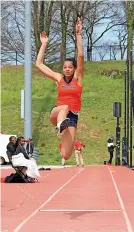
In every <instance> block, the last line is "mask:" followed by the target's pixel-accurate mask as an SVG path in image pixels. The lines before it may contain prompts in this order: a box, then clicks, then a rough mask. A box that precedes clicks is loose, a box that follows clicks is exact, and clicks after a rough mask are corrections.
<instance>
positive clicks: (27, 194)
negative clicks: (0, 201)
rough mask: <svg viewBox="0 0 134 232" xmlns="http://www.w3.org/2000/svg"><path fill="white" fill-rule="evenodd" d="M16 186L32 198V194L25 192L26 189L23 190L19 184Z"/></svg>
mask: <svg viewBox="0 0 134 232" xmlns="http://www.w3.org/2000/svg"><path fill="white" fill-rule="evenodd" d="M17 188H18V189H20V190H21V191H22V192H23V193H25V194H26V195H28V196H29V197H31V198H34V197H33V196H32V195H30V194H29V193H27V192H26V191H24V190H23V189H22V188H21V187H20V186H19V185H17Z"/></svg>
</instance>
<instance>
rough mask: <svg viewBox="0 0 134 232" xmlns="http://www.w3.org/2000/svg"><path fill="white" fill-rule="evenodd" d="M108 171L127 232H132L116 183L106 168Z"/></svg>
mask: <svg viewBox="0 0 134 232" xmlns="http://www.w3.org/2000/svg"><path fill="white" fill-rule="evenodd" d="M108 169H109V172H110V175H111V178H112V181H113V185H114V187H115V190H116V193H117V196H118V199H119V202H120V206H121V209H122V213H123V216H124V219H125V222H126V225H127V229H128V232H134V231H133V228H132V226H131V223H130V221H129V218H128V215H127V213H126V210H125V206H124V203H123V200H122V198H121V195H120V192H119V190H118V187H117V184H116V182H115V180H114V177H113V174H112V171H111V170H110V168H109V167H108Z"/></svg>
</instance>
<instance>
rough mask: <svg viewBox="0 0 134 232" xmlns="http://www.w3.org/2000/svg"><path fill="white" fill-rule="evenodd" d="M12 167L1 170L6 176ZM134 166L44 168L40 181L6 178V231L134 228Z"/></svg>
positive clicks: (72, 231)
mask: <svg viewBox="0 0 134 232" xmlns="http://www.w3.org/2000/svg"><path fill="white" fill-rule="evenodd" d="M7 172H8V173H11V170H2V176H4V175H5V174H6V175H7ZM133 182H134V171H132V170H130V169H128V168H126V167H118V166H110V167H109V166H88V167H84V168H76V167H72V168H63V169H53V170H51V171H41V178H40V183H35V184H19V183H18V184H5V183H2V185H1V188H2V191H1V193H2V205H1V206H2V211H1V212H2V228H1V231H2V232H18V231H21V232H30V231H33V232H127V231H128V232H133V231H134V184H133Z"/></svg>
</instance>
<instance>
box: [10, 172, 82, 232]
mask: <svg viewBox="0 0 134 232" xmlns="http://www.w3.org/2000/svg"><path fill="white" fill-rule="evenodd" d="M83 170H84V169H81V170H80V171H79V172H77V173H76V174H75V175H74V176H73V177H72V178H71V179H69V180H68V181H67V182H66V183H65V184H63V185H62V186H61V187H60V188H58V189H57V190H56V191H55V192H54V193H53V194H52V195H51V196H50V197H49V198H48V199H47V201H45V202H44V203H43V204H42V205H40V207H38V208H37V209H36V210H35V211H34V212H33V213H32V214H30V215H29V217H27V218H26V219H25V220H24V221H23V222H22V223H20V224H19V225H18V226H17V227H16V229H15V230H14V232H18V231H19V230H20V229H21V228H22V227H23V226H24V225H25V224H26V223H27V222H28V221H29V220H30V219H31V218H32V217H33V216H34V215H35V214H36V213H38V212H39V210H40V208H42V207H44V206H45V205H46V204H47V203H49V202H50V201H51V200H52V198H53V197H55V195H56V194H57V193H59V192H60V190H62V189H63V188H64V187H65V186H66V185H67V184H69V183H70V182H71V181H72V180H73V179H74V178H75V177H76V176H77V175H78V174H79V173H81V172H82V171H83Z"/></svg>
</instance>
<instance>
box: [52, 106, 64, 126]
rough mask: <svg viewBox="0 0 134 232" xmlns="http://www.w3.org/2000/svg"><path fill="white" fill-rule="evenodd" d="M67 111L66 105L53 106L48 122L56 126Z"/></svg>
mask: <svg viewBox="0 0 134 232" xmlns="http://www.w3.org/2000/svg"><path fill="white" fill-rule="evenodd" d="M68 111H69V109H68V106H67V105H62V106H56V107H54V108H53V109H52V111H51V113H50V122H51V123H52V124H53V125H55V126H57V124H58V123H60V122H62V121H63V120H64V119H65V118H66V117H67V114H68Z"/></svg>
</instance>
